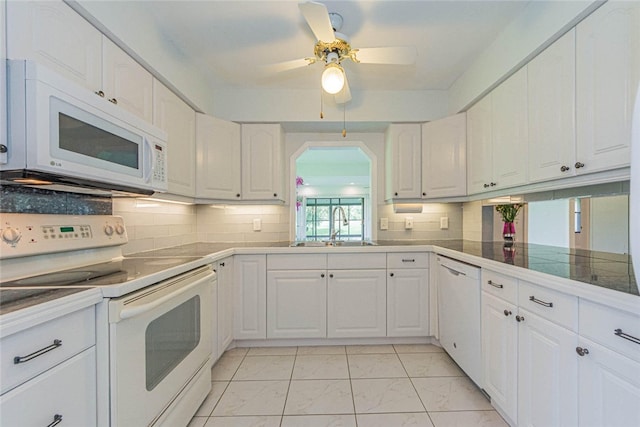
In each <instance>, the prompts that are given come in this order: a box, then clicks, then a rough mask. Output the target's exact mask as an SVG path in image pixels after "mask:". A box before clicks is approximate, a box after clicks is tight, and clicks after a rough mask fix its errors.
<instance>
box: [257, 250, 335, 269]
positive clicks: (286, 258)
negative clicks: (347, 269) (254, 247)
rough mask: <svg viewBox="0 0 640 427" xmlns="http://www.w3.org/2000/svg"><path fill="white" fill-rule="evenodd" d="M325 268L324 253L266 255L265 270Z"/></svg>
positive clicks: (325, 259) (325, 256) (325, 257)
mask: <svg viewBox="0 0 640 427" xmlns="http://www.w3.org/2000/svg"><path fill="white" fill-rule="evenodd" d="M326 269H327V255H326V254H296V255H267V270H326Z"/></svg>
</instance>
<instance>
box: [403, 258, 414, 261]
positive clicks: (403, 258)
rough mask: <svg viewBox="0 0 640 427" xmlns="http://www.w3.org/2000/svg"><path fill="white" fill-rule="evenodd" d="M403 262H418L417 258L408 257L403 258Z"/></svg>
mask: <svg viewBox="0 0 640 427" xmlns="http://www.w3.org/2000/svg"><path fill="white" fill-rule="evenodd" d="M402 262H416V260H415V259H408V258H407V259H404V258H403V259H402Z"/></svg>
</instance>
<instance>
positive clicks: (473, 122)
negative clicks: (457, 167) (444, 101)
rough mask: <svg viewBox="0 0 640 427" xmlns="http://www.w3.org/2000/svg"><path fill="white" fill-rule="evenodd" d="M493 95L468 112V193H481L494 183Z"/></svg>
mask: <svg viewBox="0 0 640 427" xmlns="http://www.w3.org/2000/svg"><path fill="white" fill-rule="evenodd" d="M492 155H493V154H492V151H491V94H488V95H487V96H485V97H484V98H482V99H481V100H480V101H478V103H477V104H476V105H474V106H473V107H471V108H470V109H469V110H468V111H467V192H468V193H469V194H476V193H481V192H483V191H487V190H489V189H490V188H492V187H491V183H492V179H493V176H492V173H493V158H492Z"/></svg>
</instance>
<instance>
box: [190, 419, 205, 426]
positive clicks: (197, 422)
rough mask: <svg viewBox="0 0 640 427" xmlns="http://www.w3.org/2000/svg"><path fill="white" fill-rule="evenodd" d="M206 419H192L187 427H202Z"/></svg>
mask: <svg viewBox="0 0 640 427" xmlns="http://www.w3.org/2000/svg"><path fill="white" fill-rule="evenodd" d="M207 419H208V418H207V417H193V418H191V421H190V422H189V424H187V427H204V425H205V423H206V422H207Z"/></svg>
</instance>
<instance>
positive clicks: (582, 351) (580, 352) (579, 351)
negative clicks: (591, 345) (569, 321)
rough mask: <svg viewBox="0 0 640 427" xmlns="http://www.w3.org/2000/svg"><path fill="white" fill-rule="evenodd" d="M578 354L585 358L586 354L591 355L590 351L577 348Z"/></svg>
mask: <svg viewBox="0 0 640 427" xmlns="http://www.w3.org/2000/svg"><path fill="white" fill-rule="evenodd" d="M576 353H578V355H579V356H584V355H585V354H589V349H586V348H582V347H576Z"/></svg>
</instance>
